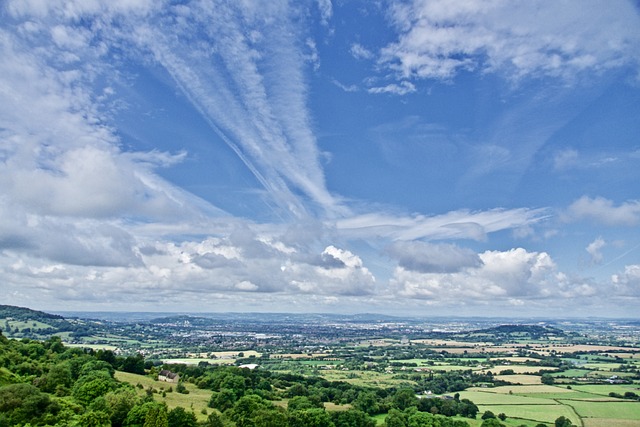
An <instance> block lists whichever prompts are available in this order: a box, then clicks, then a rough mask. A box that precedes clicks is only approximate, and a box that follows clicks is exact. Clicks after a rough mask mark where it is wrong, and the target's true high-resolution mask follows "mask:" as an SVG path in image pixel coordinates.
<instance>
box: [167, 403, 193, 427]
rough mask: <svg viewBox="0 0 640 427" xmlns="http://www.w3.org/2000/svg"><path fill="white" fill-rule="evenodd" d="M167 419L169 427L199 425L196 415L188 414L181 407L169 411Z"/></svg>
mask: <svg viewBox="0 0 640 427" xmlns="http://www.w3.org/2000/svg"><path fill="white" fill-rule="evenodd" d="M167 419H168V421H169V427H196V426H197V425H198V420H197V418H196V414H194V413H193V412H187V411H186V410H185V409H184V408H181V407H177V408H173V409H172V410H171V411H169V414H168V416H167Z"/></svg>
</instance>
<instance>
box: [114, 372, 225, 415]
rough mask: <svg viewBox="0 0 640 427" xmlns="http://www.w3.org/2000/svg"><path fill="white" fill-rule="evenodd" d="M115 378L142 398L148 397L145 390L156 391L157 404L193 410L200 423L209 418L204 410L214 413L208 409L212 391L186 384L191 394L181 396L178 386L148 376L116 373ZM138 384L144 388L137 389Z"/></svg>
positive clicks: (170, 407)
mask: <svg viewBox="0 0 640 427" xmlns="http://www.w3.org/2000/svg"><path fill="white" fill-rule="evenodd" d="M115 377H116V379H117V380H118V381H122V382H125V383H129V384H131V385H132V386H133V387H134V389H135V390H136V392H137V393H138V395H139V396H141V397H143V396H145V395H146V391H145V390H147V389H152V390H155V391H156V393H154V395H153V396H154V399H155V400H156V401H157V402H163V403H166V404H167V407H168V408H169V409H170V410H171V409H173V408H176V407H178V406H181V407H183V408H185V409H186V410H187V411H189V410H192V411H193V412H194V413H195V414H196V417H197V418H198V420H199V421H204V420H205V419H206V418H207V416H206V415H204V414H203V413H202V410H203V409H204V410H205V411H207V412H208V413H211V411H213V409H210V408H209V407H208V404H209V399H211V390H202V389H199V388H198V387H196V386H195V385H193V384H191V383H188V382H185V383H184V386H185V387H186V389H187V390H188V391H189V394H181V393H178V392H176V391H175V389H176V386H177V384H173V383H167V382H164V381H156V380H154V379H153V378H151V377H148V376H146V375H137V374H130V373H128V372H121V371H116V375H115ZM138 384H140V385H142V387H143V388H139V387H137V385H138ZM169 388H171V389H173V391H171V392H169V391H168V390H169ZM163 391H164V393H163Z"/></svg>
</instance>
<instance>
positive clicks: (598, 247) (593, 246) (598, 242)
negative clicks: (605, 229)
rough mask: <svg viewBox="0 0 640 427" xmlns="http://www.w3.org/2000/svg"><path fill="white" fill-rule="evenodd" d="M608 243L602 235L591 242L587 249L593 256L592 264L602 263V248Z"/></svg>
mask: <svg viewBox="0 0 640 427" xmlns="http://www.w3.org/2000/svg"><path fill="white" fill-rule="evenodd" d="M606 245H607V243H606V242H605V241H604V239H603V238H602V237H598V238H597V239H595V240H594V241H593V242H591V243H589V244H588V245H587V247H586V248H585V250H586V251H587V252H588V253H589V255H590V256H591V263H592V264H601V263H602V260H603V256H602V248H604V247H605V246H606Z"/></svg>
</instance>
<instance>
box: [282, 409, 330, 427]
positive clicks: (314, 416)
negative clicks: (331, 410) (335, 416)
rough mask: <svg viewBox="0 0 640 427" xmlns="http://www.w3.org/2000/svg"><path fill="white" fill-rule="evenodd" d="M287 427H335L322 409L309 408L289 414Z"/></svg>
mask: <svg viewBox="0 0 640 427" xmlns="http://www.w3.org/2000/svg"><path fill="white" fill-rule="evenodd" d="M289 427H335V425H334V424H333V422H332V421H331V417H330V416H329V414H327V412H326V411H325V410H324V409H320V408H311V409H304V410H302V411H295V412H292V413H290V414H289Z"/></svg>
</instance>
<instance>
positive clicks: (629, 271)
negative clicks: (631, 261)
mask: <svg viewBox="0 0 640 427" xmlns="http://www.w3.org/2000/svg"><path fill="white" fill-rule="evenodd" d="M611 281H612V282H613V286H614V289H615V292H616V294H618V295H622V296H625V297H640V265H627V266H625V268H624V272H622V273H620V274H614V275H612V276H611Z"/></svg>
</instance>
